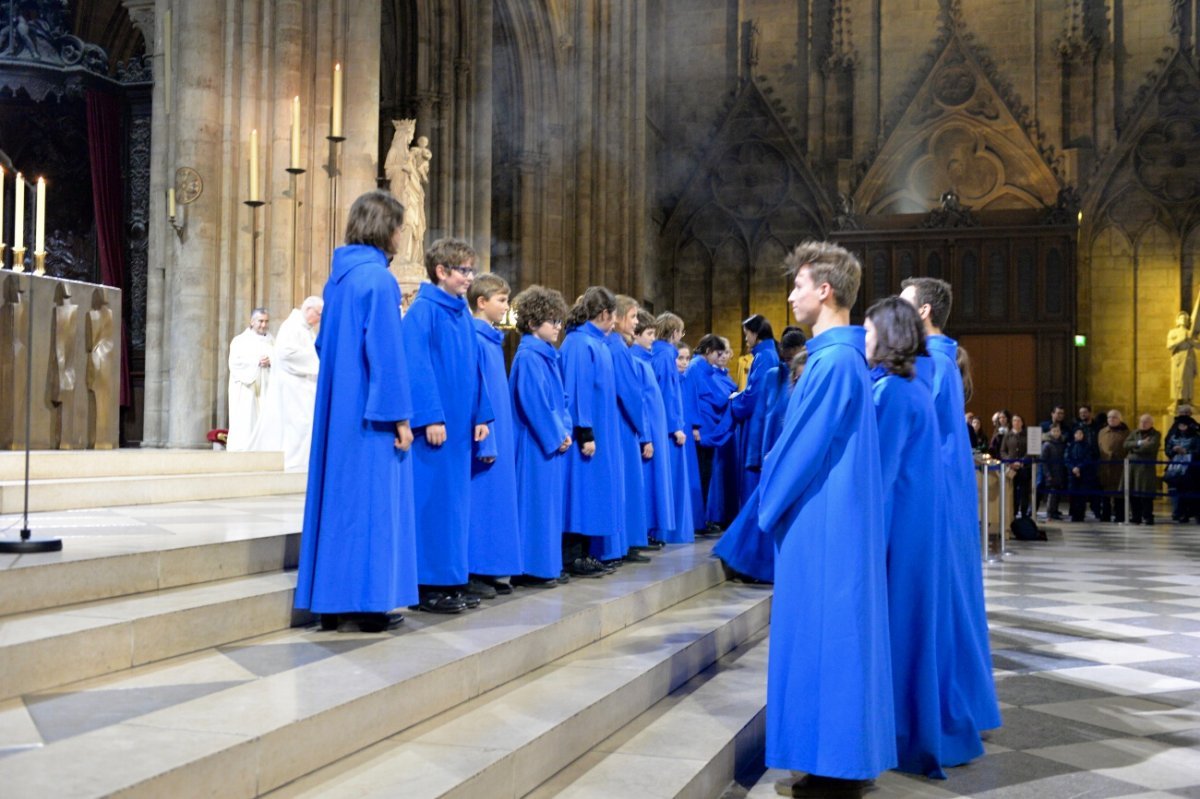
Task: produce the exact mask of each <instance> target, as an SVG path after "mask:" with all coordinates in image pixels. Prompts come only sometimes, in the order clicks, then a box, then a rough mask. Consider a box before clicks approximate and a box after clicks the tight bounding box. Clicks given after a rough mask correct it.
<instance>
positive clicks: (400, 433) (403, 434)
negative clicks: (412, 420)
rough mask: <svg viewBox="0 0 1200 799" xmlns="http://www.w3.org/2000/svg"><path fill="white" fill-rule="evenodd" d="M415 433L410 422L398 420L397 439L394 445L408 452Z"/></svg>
mask: <svg viewBox="0 0 1200 799" xmlns="http://www.w3.org/2000/svg"><path fill="white" fill-rule="evenodd" d="M412 442H413V434H412V428H410V427H409V426H408V422H396V440H395V442H393V443H394V446H395V447H396V449H398V450H400V451H401V452H408V448H409V447H411V446H412Z"/></svg>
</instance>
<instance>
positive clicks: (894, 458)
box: [865, 297, 955, 779]
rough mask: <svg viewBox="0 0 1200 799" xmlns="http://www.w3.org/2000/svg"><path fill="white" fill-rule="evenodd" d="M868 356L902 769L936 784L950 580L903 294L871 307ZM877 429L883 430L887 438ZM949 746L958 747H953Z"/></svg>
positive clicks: (936, 445)
mask: <svg viewBox="0 0 1200 799" xmlns="http://www.w3.org/2000/svg"><path fill="white" fill-rule="evenodd" d="M865 327H866V330H867V359H868V363H869V364H870V365H871V366H872V367H873V369H872V372H871V376H872V377H873V378H874V380H875V386H874V392H873V396H874V401H875V414H876V419H877V420H878V423H879V430H880V431H881V433H882V435H881V436H880V444H881V448H880V470H881V475H882V482H883V523H884V529H885V530H886V531H887V540H888V550H887V551H888V555H887V558H888V565H887V575H888V613H889V628H890V631H891V644H892V685H893V692H894V694H895V702H896V705H895V707H896V754H897V759H898V761H899V765H898V768H899V769H900V770H901V771H908V772H911V773H914V774H921V775H923V776H926V777H931V778H934V779H945V777H946V773H945V772H944V771H943V770H942V766H943V759H942V751H943V748H944V746H943V736H942V699H941V689H940V686H941V681H940V678H939V671H938V669H939V663H938V661H939V659H940V653H939V650H938V644H939V633H940V631H939V630H938V619H939V609H940V607H941V604H942V602H943V597H944V596H945V594H946V590H947V588H946V586H947V582H948V580H949V570H948V568H947V563H946V561H945V559H944V558H943V557H942V553H944V552H945V551H946V550H947V548H948V542H947V541H946V540H945V539H946V525H945V523H944V521H943V520H942V518H941V513H942V512H943V508H944V507H945V501H944V499H943V496H942V491H943V484H942V481H941V480H938V479H930V476H931V475H937V474H939V473H940V472H941V469H942V465H941V451H940V438H939V435H938V422H937V413H936V411H935V410H934V408H933V395H932V394H931V393H930V388H929V386H928V385H926V383H925V382H924V381H922V380H920V379H918V378H917V377H916V368H915V364H916V359H917V358H918V357H919V356H922V355H925V354H926V350H925V342H924V339H925V334H924V330H923V329H922V326H921V317H920V316H918V315H917V311H916V309H915V308H913V307H912V305H910V304H909V303H907V302H905V301H904V300H902V299H900V298H899V297H889V298H887V299H884V300H880V301H879V302H877V303H875V304H874V305H872V306H871V307H870V309H868V310H867V315H866V322H865ZM883 431H886V433H884V432H883ZM950 748H951V749H954V748H955V746H954V745H953V743H952V745H951V747H950Z"/></svg>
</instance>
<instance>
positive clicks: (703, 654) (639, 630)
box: [271, 584, 770, 799]
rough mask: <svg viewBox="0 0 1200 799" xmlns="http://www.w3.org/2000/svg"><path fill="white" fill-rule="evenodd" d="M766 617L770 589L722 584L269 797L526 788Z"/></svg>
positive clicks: (502, 795)
mask: <svg viewBox="0 0 1200 799" xmlns="http://www.w3.org/2000/svg"><path fill="white" fill-rule="evenodd" d="M769 615H770V595H769V594H768V593H767V592H764V591H761V590H755V589H752V588H747V587H744V586H738V585H733V584H724V585H720V586H717V587H715V588H712V589H710V590H708V591H706V592H704V593H703V594H700V595H698V596H695V597H692V598H691V599H689V600H687V601H685V602H682V603H680V604H679V605H677V606H675V607H672V608H669V609H667V610H664V611H662V612H661V613H658V614H656V615H654V616H652V617H650V618H648V619H646V620H645V621H642V622H640V623H638V624H635V625H633V626H632V627H629V628H628V629H625V630H622V631H621V632H618V633H616V634H614V635H612V636H611V637H609V638H606V639H604V640H602V641H599V642H597V643H595V644H592V645H590V646H587V647H584V648H583V649H580V650H579V651H577V652H574V653H572V654H571V655H568V656H567V657H564V658H561V659H560V660H558V661H556V662H554V663H551V664H549V665H547V666H545V667H543V668H541V669H538V670H537V671H534V672H532V673H531V674H529V675H528V676H526V677H524V678H522V679H520V680H517V681H515V682H513V683H510V684H507V685H503V686H501V687H500V688H498V689H497V690H495V691H492V692H490V693H488V694H485V695H483V696H481V697H479V698H478V699H475V700H473V701H471V702H468V703H467V704H465V705H462V706H460V707H456V708H454V709H453V710H451V711H449V712H448V713H444V714H442V715H440V716H438V717H436V718H433V719H430V720H429V721H427V722H425V723H423V724H420V725H417V726H416V727H414V728H412V729H410V730H407V731H405V732H404V733H402V734H400V735H398V736H395V737H393V738H390V739H388V740H387V741H383V742H381V743H379V744H377V745H375V746H373V747H371V748H369V749H367V750H364V751H363V752H359V753H358V754H355V755H353V756H351V757H349V758H347V759H345V760H343V761H339V762H337V763H334V764H333V765H331V766H328V767H326V768H324V769H322V770H321V771H318V772H316V773H314V774H311V775H309V776H308V777H305V778H303V779H300V780H298V781H296V782H295V783H292V784H291V785H287V786H284V787H283V788H281V789H280V790H279V791H276V792H273V793H272V794H271V796H272V797H274V799H284V798H285V797H286V798H287V799H300V798H301V797H303V798H304V799H310V798H315V797H318V796H319V797H332V798H333V799H339V798H340V797H378V798H379V799H383V797H396V796H403V797H406V799H434V797H438V798H439V799H442V798H445V799H449V798H450V797H464V798H465V797H478V796H488V797H497V799H507V797H520V796H524V795H525V794H527V793H528V792H529V791H531V790H533V789H534V788H536V787H537V786H538V785H540V784H542V783H543V782H545V781H546V780H547V779H549V778H550V777H552V776H553V775H554V774H555V773H556V772H558V771H559V770H560V769H562V768H563V767H564V766H567V765H568V764H570V763H571V762H573V761H575V760H576V759H577V758H580V757H581V756H584V755H585V754H586V753H588V751H589V750H591V749H592V747H595V746H596V745H598V744H601V742H602V741H604V740H605V738H607V737H608V736H609V735H611V734H612V733H614V732H616V731H617V730H620V729H621V728H622V727H624V726H625V725H627V724H629V722H631V721H632V720H633V719H635V718H637V717H638V716H639V715H641V714H642V713H643V711H645V709H646V708H647V707H650V706H653V705H655V703H657V702H659V701H660V700H662V699H663V698H664V697H666V696H667V695H668V694H669V693H670V692H671V691H673V690H675V689H676V688H678V687H679V686H680V685H682V684H684V683H686V682H687V681H688V680H690V679H691V678H692V677H693V675H695V674H697V673H698V672H699V671H701V670H703V669H706V668H708V667H709V666H710V665H711V664H712V663H713V662H714V661H715V660H717V659H718V658H720V657H722V656H723V655H725V654H726V653H727V652H729V651H731V650H733V649H735V648H736V647H738V646H739V645H740V644H741V643H743V642H744V641H746V640H747V639H748V638H749V637H750V636H752V635H754V634H755V633H756V632H758V631H760V630H761V629H762V628H763V627H764V626H765V625H766V624H767V621H768V618H769ZM693 712H694V711H693ZM662 766H663V767H666V766H669V762H668V761H663V762H662ZM718 772H720V770H719V769H718ZM725 781H728V780H725ZM722 784H724V783H723V782H722ZM551 795H552V794H551ZM646 795H649V794H643V793H639V792H636V791H635V792H626V791H624V790H613V789H611V788H610V790H609V792H608V793H607V794H606V796H646Z"/></svg>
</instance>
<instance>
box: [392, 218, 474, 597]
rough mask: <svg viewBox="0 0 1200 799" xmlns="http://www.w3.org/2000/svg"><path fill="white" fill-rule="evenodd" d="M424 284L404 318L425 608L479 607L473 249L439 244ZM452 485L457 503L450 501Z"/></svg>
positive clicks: (419, 569)
mask: <svg viewBox="0 0 1200 799" xmlns="http://www.w3.org/2000/svg"><path fill="white" fill-rule="evenodd" d="M425 271H426V273H427V274H428V275H429V281H430V282H428V283H422V284H421V287H420V288H419V289H418V290H417V296H416V299H414V300H413V303H412V305H411V306H410V307H409V309H408V313H407V314H406V315H405V317H404V353H405V355H406V356H407V357H408V366H409V377H410V380H411V384H410V385H411V391H412V402H413V418H412V422H411V423H412V427H413V433H414V436H415V438H414V441H413V448H412V452H413V481H414V486H415V492H414V493H415V495H416V496H415V501H416V517H417V578H418V580H419V582H420V593H421V599H420V604H419V608H420V609H421V610H427V611H432V612H435V613H458V612H460V611H462V610H463V608H464V607H475V606H478V604H479V599H478V597H473V596H468V595H467V594H466V593H465V589H466V587H467V580H468V575H469V572H470V568H469V563H468V548H469V541H470V525H471V518H470V513H471V461H472V459H473V457H474V446H475V444H476V443H478V442H481V441H483V440H484V439H485V438H487V436H488V426H487V423H488V422H490V421H492V419H493V414H492V407H491V401H490V400H489V398H488V395H487V389H486V388H485V387H484V385H483V381H482V380H481V379H480V372H479V346H478V344H476V342H475V325H474V323H473V322H472V320H471V312H470V310H469V309H468V308H467V303H466V301H465V300H464V299H463V295H464V294H466V293H467V289H468V288H469V287H470V285H471V281H472V280H473V279H474V277H475V250H474V249H472V248H471V246H470V245H469V244H467V243H466V242H465V241H462V240H460V239H438V240H437V241H435V242H434V243H433V244H432V245H431V246H430V248H429V250H428V251H427V252H426V253H425ZM448 487H453V488H454V492H455V495H454V501H453V502H447V501H446V491H447V489H448Z"/></svg>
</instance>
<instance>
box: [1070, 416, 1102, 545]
mask: <svg viewBox="0 0 1200 799" xmlns="http://www.w3.org/2000/svg"><path fill="white" fill-rule="evenodd" d="M1072 435H1073V437H1072V439H1071V442H1070V443H1069V444H1067V452H1066V455H1065V458H1064V459H1065V460H1066V463H1067V490H1068V491H1069V492H1070V494H1071V521H1073V522H1081V521H1083V518H1084V514H1085V513H1086V512H1087V501H1088V498H1089V497H1092V496H1094V495H1095V492H1096V456H1095V453H1094V451H1093V449H1092V445H1091V444H1090V443H1088V440H1087V431H1086V430H1085V429H1084V428H1082V427H1079V426H1076V427H1075V432H1074V433H1073V434H1072Z"/></svg>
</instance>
